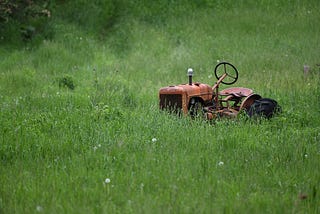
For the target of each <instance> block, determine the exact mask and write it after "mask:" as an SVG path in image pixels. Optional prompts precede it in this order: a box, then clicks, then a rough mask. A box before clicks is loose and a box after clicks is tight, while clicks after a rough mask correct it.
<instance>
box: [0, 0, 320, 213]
mask: <svg viewBox="0 0 320 214" xmlns="http://www.w3.org/2000/svg"><path fill="white" fill-rule="evenodd" d="M66 2H67V1H55V4H54V5H53V7H52V16H51V18H50V21H49V23H48V26H47V27H48V28H50V30H48V32H51V33H50V37H37V38H35V40H36V41H34V42H33V41H29V42H21V41H18V40H17V38H16V37H15V36H11V34H3V35H1V42H0V45H1V46H0V109H1V112H0V122H1V126H0V161H1V162H0V213H37V212H40V213H41V212H42V213H319V212H320V67H319V64H320V28H319V26H320V14H319V8H320V2H319V1H316V0H314V1H312V0H309V1H298V0H292V1H284V0H283V1H258V2H256V1H237V2H234V1H231V0H230V1H210V0H203V1H195V2H197V3H195V2H193V1H187V0H180V1H169V0H167V1H150V2H149V1H143V0H140V1H138V0H136V1H128V2H126V1H125V0H121V1H105V2H106V3H104V4H103V6H104V9H105V10H99V8H100V9H101V5H99V2H100V4H101V2H103V1H98V0H97V1H94V2H93V3H91V4H90V5H88V3H86V2H87V1H78V2H80V3H81V4H80V3H79V4H77V3H76V2H77V1H69V3H66ZM72 2H75V3H72ZM151 2H152V3H151ZM76 5H77V6H76ZM102 9H103V8H102ZM104 12H105V13H104ZM101 17H102V18H101ZM3 32H4V31H3ZM6 32H7V33H8V32H10V33H13V34H14V35H16V34H15V32H14V31H12V30H7V31H6ZM13 34H12V35H13ZM218 61H228V62H231V63H232V64H234V65H235V66H236V67H237V68H238V70H239V75H240V76H239V80H238V82H237V83H235V85H233V86H243V87H248V88H252V89H254V90H255V92H256V93H259V94H260V95H262V96H263V97H270V98H273V99H275V100H277V101H278V103H279V104H280V105H281V107H282V109H283V112H282V113H281V114H280V115H279V116H277V117H275V118H272V119H271V120H261V121H252V120H248V119H247V118H239V119H237V120H218V121H216V122H215V123H208V122H206V121H201V120H191V119H190V118H185V117H181V118H179V117H177V116H175V115H170V114H167V113H165V112H161V111H160V110H159V109H158V90H159V88H160V87H163V86H167V85H174V84H180V83H186V82H187V81H188V80H187V76H186V71H187V68H189V67H192V68H193V69H194V71H195V76H194V80H195V81H199V82H203V83H208V84H211V85H213V84H214V82H215V81H216V79H215V77H214V75H213V69H214V67H215V65H216V64H217V62H218ZM307 67H308V68H309V69H307ZM304 69H305V70H308V72H307V74H304ZM225 87H226V86H223V87H222V88H225Z"/></svg>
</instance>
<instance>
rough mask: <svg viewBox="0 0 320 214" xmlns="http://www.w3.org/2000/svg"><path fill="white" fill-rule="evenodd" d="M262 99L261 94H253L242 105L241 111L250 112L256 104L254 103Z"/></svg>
mask: <svg viewBox="0 0 320 214" xmlns="http://www.w3.org/2000/svg"><path fill="white" fill-rule="evenodd" d="M259 99H261V96H260V95H259V94H251V95H249V96H247V97H246V98H245V99H244V100H243V101H242V102H241V105H240V108H239V110H240V111H241V110H242V109H243V110H245V111H249V109H250V106H251V105H252V104H253V103H254V101H256V100H259Z"/></svg>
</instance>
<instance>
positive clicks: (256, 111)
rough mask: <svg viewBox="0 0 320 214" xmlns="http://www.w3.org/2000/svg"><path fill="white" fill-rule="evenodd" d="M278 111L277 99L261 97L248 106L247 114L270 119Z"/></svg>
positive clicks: (279, 109)
mask: <svg viewBox="0 0 320 214" xmlns="http://www.w3.org/2000/svg"><path fill="white" fill-rule="evenodd" d="M280 112H281V107H280V106H279V105H278V103H277V101H275V100H273V99H270V98H261V99H259V100H255V101H254V103H253V104H252V105H251V106H250V108H249V111H248V115H249V116H250V117H263V118H267V119H270V118H271V117H273V116H274V115H275V114H277V113H280Z"/></svg>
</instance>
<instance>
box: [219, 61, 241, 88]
mask: <svg viewBox="0 0 320 214" xmlns="http://www.w3.org/2000/svg"><path fill="white" fill-rule="evenodd" d="M224 74H226V75H227V76H226V77H225V78H224V79H223V80H222V81H221V82H222V83H223V84H226V85H232V84H233V83H235V82H236V81H237V80H238V70H237V69H236V67H234V66H233V65H232V64H231V63H229V62H220V63H219V64H218V65H217V66H216V67H215V69H214V75H215V76H216V78H217V79H218V80H219V79H220V77H222V76H223V75H224Z"/></svg>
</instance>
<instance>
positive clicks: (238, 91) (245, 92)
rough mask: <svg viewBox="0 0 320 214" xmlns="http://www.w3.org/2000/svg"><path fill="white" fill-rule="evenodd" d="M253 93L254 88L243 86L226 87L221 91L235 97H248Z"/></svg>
mask: <svg viewBox="0 0 320 214" xmlns="http://www.w3.org/2000/svg"><path fill="white" fill-rule="evenodd" d="M252 93H253V90H252V89H250V88H242V87H233V88H226V89H224V90H222V91H220V92H219V95H221V96H230V95H231V96H235V97H239V98H240V97H247V96H249V95H250V94H252Z"/></svg>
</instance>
